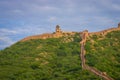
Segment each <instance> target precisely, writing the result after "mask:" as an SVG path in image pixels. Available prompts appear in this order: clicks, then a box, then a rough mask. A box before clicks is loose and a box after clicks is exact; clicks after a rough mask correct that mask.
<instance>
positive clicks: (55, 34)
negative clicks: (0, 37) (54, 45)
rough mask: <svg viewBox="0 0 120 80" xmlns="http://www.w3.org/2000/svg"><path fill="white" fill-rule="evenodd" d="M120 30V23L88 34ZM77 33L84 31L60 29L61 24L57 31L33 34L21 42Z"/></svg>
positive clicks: (104, 33) (57, 26)
mask: <svg viewBox="0 0 120 80" xmlns="http://www.w3.org/2000/svg"><path fill="white" fill-rule="evenodd" d="M118 30H120V23H119V24H118V27H117V28H109V29H105V30H102V31H98V32H90V33H89V34H88V35H89V36H92V35H106V34H107V33H109V32H112V31H118ZM75 33H80V34H81V33H82V32H73V31H71V32H66V31H65V32H64V31H62V30H61V29H60V26H59V25H56V30H55V32H53V33H44V34H40V35H33V36H28V37H26V38H24V39H22V40H20V42H24V41H28V40H31V39H48V38H60V37H63V36H68V35H74V34H75Z"/></svg>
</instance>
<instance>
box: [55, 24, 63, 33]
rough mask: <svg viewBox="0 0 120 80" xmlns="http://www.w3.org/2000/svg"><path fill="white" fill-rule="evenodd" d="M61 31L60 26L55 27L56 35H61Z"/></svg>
mask: <svg viewBox="0 0 120 80" xmlns="http://www.w3.org/2000/svg"><path fill="white" fill-rule="evenodd" d="M61 32H62V31H61V29H60V26H59V25H56V33H61Z"/></svg>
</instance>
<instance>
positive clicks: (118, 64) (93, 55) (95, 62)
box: [85, 31, 120, 80]
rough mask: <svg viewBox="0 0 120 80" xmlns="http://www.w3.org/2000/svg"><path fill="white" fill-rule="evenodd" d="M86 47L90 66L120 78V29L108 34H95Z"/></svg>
mask: <svg viewBox="0 0 120 80" xmlns="http://www.w3.org/2000/svg"><path fill="white" fill-rule="evenodd" d="M85 47H86V52H87V54H86V59H87V64H88V65H89V66H92V67H95V68H97V69H98V70H100V71H102V72H106V73H107V74H108V75H109V76H111V77H112V78H113V79H115V80H120V31H113V32H111V33H108V34H107V35H106V36H96V35H93V36H92V37H90V38H89V39H88V41H87V43H86V46H85Z"/></svg>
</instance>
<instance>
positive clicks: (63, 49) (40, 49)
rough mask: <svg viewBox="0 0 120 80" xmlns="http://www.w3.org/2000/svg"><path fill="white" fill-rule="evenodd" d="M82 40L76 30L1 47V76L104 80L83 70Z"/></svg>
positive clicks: (10, 79)
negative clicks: (55, 36)
mask: <svg viewBox="0 0 120 80" xmlns="http://www.w3.org/2000/svg"><path fill="white" fill-rule="evenodd" d="M80 40H81V39H80V37H79V35H78V34H76V35H75V36H67V37H62V38H54V39H53V38H51V39H46V40H29V41H26V42H17V43H16V44H14V45H12V46H11V47H8V48H6V49H4V50H2V51H0V80H101V78H100V77H98V76H96V75H94V74H93V73H91V72H89V71H86V70H82V68H81V61H80V57H79V53H80V45H79V41H80ZM100 55H102V54H100ZM116 55H118V54H117V53H116V54H114V56H116ZM118 56H120V55H118ZM104 60H105V59H104ZM93 61H94V60H93ZM111 64H112V63H111ZM96 66H97V65H96ZM116 66H120V65H117V63H116ZM115 69H118V68H115ZM116 71H118V70H116Z"/></svg>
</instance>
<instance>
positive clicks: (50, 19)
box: [48, 16, 57, 22]
mask: <svg viewBox="0 0 120 80" xmlns="http://www.w3.org/2000/svg"><path fill="white" fill-rule="evenodd" d="M56 20H57V17H55V16H51V17H49V19H48V21H50V22H52V21H56Z"/></svg>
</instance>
